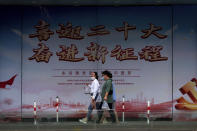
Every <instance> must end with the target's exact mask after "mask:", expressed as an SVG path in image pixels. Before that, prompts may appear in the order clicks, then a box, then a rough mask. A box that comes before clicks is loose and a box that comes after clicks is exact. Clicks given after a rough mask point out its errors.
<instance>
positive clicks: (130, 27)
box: [116, 22, 136, 40]
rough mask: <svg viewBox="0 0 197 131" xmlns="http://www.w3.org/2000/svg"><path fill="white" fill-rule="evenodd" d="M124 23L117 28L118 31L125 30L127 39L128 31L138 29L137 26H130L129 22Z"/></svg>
mask: <svg viewBox="0 0 197 131" xmlns="http://www.w3.org/2000/svg"><path fill="white" fill-rule="evenodd" d="M123 24H124V26H123V27H117V28H116V30H117V31H118V32H121V31H124V39H125V40H127V39H128V31H129V30H134V29H136V26H129V24H128V23H127V22H124V23H123Z"/></svg>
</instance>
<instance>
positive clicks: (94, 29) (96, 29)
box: [87, 25, 110, 36]
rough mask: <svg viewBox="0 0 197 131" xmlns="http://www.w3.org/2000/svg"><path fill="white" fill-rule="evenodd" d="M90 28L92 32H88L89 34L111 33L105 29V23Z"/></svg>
mask: <svg viewBox="0 0 197 131" xmlns="http://www.w3.org/2000/svg"><path fill="white" fill-rule="evenodd" d="M90 30H91V31H92V32H89V33H87V35H88V36H95V35H106V34H110V32H109V31H108V30H106V29H105V26H104V25H97V26H95V27H92V28H90Z"/></svg>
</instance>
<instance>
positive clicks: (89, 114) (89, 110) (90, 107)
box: [87, 103, 93, 121]
mask: <svg viewBox="0 0 197 131" xmlns="http://www.w3.org/2000/svg"><path fill="white" fill-rule="evenodd" d="M92 110H93V107H92V103H90V105H89V107H88V113H87V121H90V120H91V114H92Z"/></svg>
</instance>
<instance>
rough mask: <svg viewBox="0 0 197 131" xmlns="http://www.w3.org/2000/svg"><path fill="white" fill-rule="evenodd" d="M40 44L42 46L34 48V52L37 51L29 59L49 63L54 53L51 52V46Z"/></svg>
mask: <svg viewBox="0 0 197 131" xmlns="http://www.w3.org/2000/svg"><path fill="white" fill-rule="evenodd" d="M38 46H40V48H38V49H33V52H35V54H34V55H33V56H32V57H30V58H29V60H33V59H35V60H36V61H37V62H46V63H48V62H49V59H50V57H51V56H52V55H53V53H52V52H50V51H49V48H48V47H47V46H46V45H45V44H43V43H39V44H38Z"/></svg>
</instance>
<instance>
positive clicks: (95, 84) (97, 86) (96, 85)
mask: <svg viewBox="0 0 197 131" xmlns="http://www.w3.org/2000/svg"><path fill="white" fill-rule="evenodd" d="M89 87H90V93H92V94H93V95H92V99H95V97H96V94H97V93H99V94H100V84H99V82H98V80H97V79H95V80H93V81H92V83H91V84H90V85H89Z"/></svg>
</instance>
